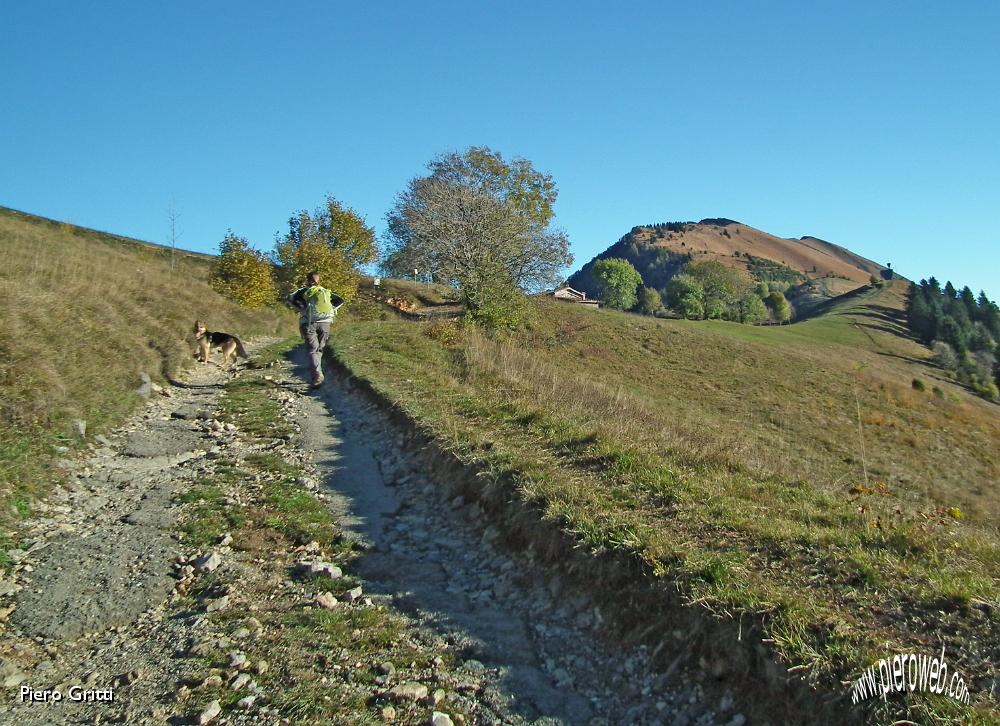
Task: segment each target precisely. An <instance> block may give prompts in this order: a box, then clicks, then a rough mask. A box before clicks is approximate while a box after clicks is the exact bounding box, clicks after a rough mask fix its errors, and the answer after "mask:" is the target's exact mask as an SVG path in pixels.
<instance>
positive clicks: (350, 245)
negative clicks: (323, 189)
mask: <svg viewBox="0 0 1000 726" xmlns="http://www.w3.org/2000/svg"><path fill="white" fill-rule="evenodd" d="M274 257H275V261H276V262H277V264H278V269H279V273H280V275H279V277H280V282H281V286H282V290H283V292H284V293H288V292H290V291H291V290H294V289H295V288H296V287H298V286H299V285H301V284H302V279H303V278H304V277H305V275H306V274H307V273H309V272H312V271H313V270H315V271H316V272H319V273H320V279H321V281H322V284H323V286H324V287H326V288H329V289H330V290H333V291H334V292H335V293H337V294H338V295H340V297H342V298H344V300H351V299H352V298H353V297H354V295H355V294H356V293H357V289H358V273H359V271H360V268H361V266H362V265H366V264H369V263H371V262H374V261H375V260H376V259H378V244H377V243H376V240H375V231H374V230H373V229H372V228H371V227H369V226H368V225H367V224H365V221H364V219H363V218H362V217H361V216H360V215H359V214H358V213H357V212H355V211H354V210H352V209H348V208H346V207H344V205H342V204H341V203H340V202H338V201H337V200H336V199H334V198H333V197H330V196H328V197H327V198H326V201H325V203H324V204H323V206H322V207H320V208H318V209H316V210H315V211H314V212H312V213H310V212H307V211H305V210H302V211H300V212H298V213H296V214H295V215H293V216H292V217H291V218H290V219H289V220H288V231H287V232H286V233H285V235H284V236H283V237H281V238H279V239H277V240H276V241H275V251H274Z"/></svg>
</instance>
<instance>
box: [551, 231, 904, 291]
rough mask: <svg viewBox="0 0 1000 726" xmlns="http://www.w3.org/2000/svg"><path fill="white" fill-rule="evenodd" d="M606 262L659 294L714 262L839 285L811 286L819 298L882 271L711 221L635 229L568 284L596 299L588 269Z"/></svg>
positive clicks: (836, 249) (850, 257) (808, 245)
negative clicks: (620, 264) (694, 268)
mask: <svg viewBox="0 0 1000 726" xmlns="http://www.w3.org/2000/svg"><path fill="white" fill-rule="evenodd" d="M609 257H621V258H624V259H627V260H629V261H630V262H631V263H632V264H633V265H634V266H635V267H636V269H637V270H639V273H640V274H641V275H642V278H643V284H645V285H646V286H648V287H654V288H656V289H658V290H661V291H662V290H663V288H665V287H666V285H667V283H668V282H669V280H670V278H671V277H673V276H674V275H675V274H677V271H678V270H679V269H680V268H681V267H683V266H684V265H685V264H687V263H688V262H689V261H691V260H699V261H700V260H717V261H719V262H721V263H722V264H724V265H726V266H727V267H734V268H738V269H743V270H747V271H748V272H750V273H751V274H753V275H754V277H756V278H757V279H760V280H782V281H785V282H788V283H789V284H791V285H793V286H797V285H803V284H805V283H808V282H809V281H812V280H818V279H820V278H828V279H830V280H840V281H841V282H839V283H833V284H822V285H815V286H811V287H812V292H814V293H817V294H821V295H822V294H823V293H824V292H825V291H826V290H828V289H830V291H831V293H832V294H841V293H843V292H845V291H847V290H850V289H853V288H856V287H859V286H860V285H863V284H866V283H867V282H868V280H869V278H870V276H871V275H872V274H876V275H880V274H881V273H882V271H883V270H885V269H886V268H885V267H883V266H882V265H880V264H878V263H876V262H872V261H871V260H868V259H866V258H864V257H862V256H860V255H857V254H855V253H854V252H851V251H850V250H848V249H846V248H844V247H841V246H839V245H835V244H832V243H830V242H826V241H824V240H821V239H817V238H816V237H802V238H800V239H785V238H782V237H776V236H774V235H772V234H768V233H767V232H763V231H761V230H759V229H755V228H753V227H750V226H747V225H745V224H740V223H739V222H735V221H733V220H731V219H724V218H712V219H703V220H701V221H700V222H669V223H663V224H652V225H643V226H639V227H633V228H632V230H631V231H630V232H629V233H628V234H626V235H625V236H624V237H622V238H621V239H620V240H618V241H617V242H616V243H615V244H613V245H612V246H611V247H609V248H608V249H607V250H605V251H604V252H602V253H601V254H599V255H597V257H595V258H594V259H593V260H591V261H590V262H588V263H587V264H586V265H584V266H583V267H582V268H581V269H580V270H579V271H577V272H575V273H574V274H573V275H572V276H570V278H569V280H568V282H569V284H570V285H572V286H573V287H575V288H577V289H579V290H583V291H585V292H587V293H588V294H590V295H596V294H597V288H596V286H595V285H594V281H593V278H592V277H591V274H590V271H591V268H592V266H593V264H594V262H595V261H597V260H599V259H607V258H609ZM834 291H835V292H834Z"/></svg>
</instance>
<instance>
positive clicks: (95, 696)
mask: <svg viewBox="0 0 1000 726" xmlns="http://www.w3.org/2000/svg"><path fill="white" fill-rule="evenodd" d="M114 700H115V689H114V688H85V687H83V686H69V687H68V688H64V689H58V688H38V689H36V688H32V687H31V686H26V685H22V686H21V703H61V702H62V701H70V702H73V703H96V702H106V703H107V702H111V701H114Z"/></svg>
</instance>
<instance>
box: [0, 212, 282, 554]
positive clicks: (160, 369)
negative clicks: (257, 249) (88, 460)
mask: <svg viewBox="0 0 1000 726" xmlns="http://www.w3.org/2000/svg"><path fill="white" fill-rule="evenodd" d="M0 255H2V259H3V265H2V266H0V525H2V524H3V520H4V517H5V516H6V515H7V512H8V510H9V507H8V506H7V503H8V502H10V501H16V502H25V503H27V502H30V498H31V497H32V496H33V495H36V494H39V493H42V492H43V491H44V486H42V485H44V482H45V481H46V480H49V479H51V477H52V476H53V475H52V472H51V461H52V457H53V454H54V453H55V452H56V451H57V448H56V447H61V446H70V447H72V446H80V445H83V441H82V440H81V437H79V436H78V435H77V434H76V433H75V427H74V426H73V425H72V421H73V419H77V418H78V419H81V420H84V421H86V422H87V428H86V431H87V437H88V438H89V437H91V436H92V435H93V434H94V433H98V432H100V431H101V430H102V429H104V428H106V427H108V426H111V425H113V424H115V423H117V422H118V421H119V420H120V419H121V417H122V416H123V415H125V414H126V413H128V412H129V411H131V410H132V409H133V408H134V406H135V405H136V404H137V403H138V402H139V400H140V399H139V397H138V396H137V395H136V393H135V389H136V388H137V387H138V386H139V383H140V375H141V374H142V373H147V374H148V375H149V376H151V377H152V378H153V379H154V380H157V379H159V380H163V376H164V375H166V374H169V373H171V372H173V371H175V370H176V369H177V368H179V367H183V366H186V365H189V364H190V363H192V362H193V357H192V350H193V339H192V336H191V332H190V331H191V327H192V326H193V324H194V321H195V319H196V318H200V319H202V320H205V321H206V322H207V323H208V325H209V326H210V328H212V329H215V330H227V331H231V332H233V333H237V334H238V335H240V336H243V337H249V336H251V335H254V334H260V333H269V334H274V333H276V332H278V331H289V332H291V331H293V330H294V320H293V316H292V315H291V314H290V313H287V312H285V311H283V310H260V311H251V310H246V309H244V308H240V307H238V306H237V305H235V304H233V303H231V302H229V301H228V300H225V299H223V298H222V297H221V296H219V295H218V294H217V293H216V292H215V291H214V290H212V289H211V288H210V287H209V285H208V282H207V279H208V272H209V264H210V262H211V260H212V257H211V256H210V255H204V254H199V253H195V252H188V251H186V250H176V251H171V249H170V248H167V247H163V246H161V245H154V244H150V243H147V242H142V241H140V240H135V239H131V238H128V237H121V236H118V235H114V234H108V233H105V232H98V231H96V230H93V229H87V228H86V227H77V226H76V225H72V224H67V223H64V222H57V221H55V220H51V219H46V218H44V217H38V216H35V215H32V214H26V213H24V212H18V211H16V210H13V209H7V208H5V207H0ZM18 506H19V509H18V511H21V510H22V509H23V508H24V507H27V506H28V504H24V507H21V505H18ZM0 545H2V541H0Z"/></svg>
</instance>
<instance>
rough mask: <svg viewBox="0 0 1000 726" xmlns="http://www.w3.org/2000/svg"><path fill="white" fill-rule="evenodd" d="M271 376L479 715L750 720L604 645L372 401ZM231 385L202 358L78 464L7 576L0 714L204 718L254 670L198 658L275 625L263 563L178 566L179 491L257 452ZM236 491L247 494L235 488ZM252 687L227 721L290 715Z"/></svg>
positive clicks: (376, 557) (282, 587)
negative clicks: (222, 408)
mask: <svg viewBox="0 0 1000 726" xmlns="http://www.w3.org/2000/svg"><path fill="white" fill-rule="evenodd" d="M272 375H273V382H274V384H275V386H277V387H278V389H279V391H280V398H279V400H280V401H281V402H282V406H283V410H284V415H285V416H286V417H287V418H288V420H290V421H293V422H295V423H296V424H297V426H298V428H299V429H300V434H299V436H297V437H296V438H295V439H294V440H292V441H289V442H288V443H287V445H285V444H282V446H281V447H279V449H278V451H279V453H280V454H281V455H282V456H284V457H285V458H286V459H287V460H289V461H293V460H294V461H301V462H305V463H306V464H307V465H308V466H311V467H314V469H313V470H314V471H315V474H316V475H317V477H318V478H319V479H321V480H322V482H323V486H322V487H321V488H320V491H319V492H318V493H317V494H316V496H318V497H319V498H320V499H322V500H323V501H325V502H327V503H328V504H329V506H330V508H331V509H332V510H333V511H334V512H335V513H336V515H337V516H338V518H339V519H340V523H341V526H342V527H343V528H344V529H345V530H346V531H347V532H348V533H349V534H350V536H351V537H354V538H356V539H357V541H358V543H359V547H360V548H361V549H362V550H363V554H362V555H361V556H360V557H359V558H357V559H356V560H355V561H354V562H353V563H352V565H351V567H352V569H353V570H355V571H356V573H352V574H357V575H359V576H360V577H361V578H362V579H363V581H364V582H363V585H364V591H365V593H366V594H367V595H369V596H370V597H371V598H374V599H375V600H376V601H377V602H378V603H385V605H386V606H387V607H389V608H392V609H395V610H398V611H401V612H403V613H405V614H406V615H407V616H408V618H409V622H410V624H411V625H410V627H411V629H412V630H413V633H412V634H411V637H410V640H412V641H413V642H416V643H422V644H424V645H422V646H420V647H425V648H431V649H446V650H447V651H448V653H449V654H450V655H451V656H453V660H454V662H455V663H456V664H457V665H456V668H455V671H454V672H453V673H450V674H448V675H447V677H445V676H442V677H441V678H442V683H446V685H448V687H449V689H451V690H450V691H449V699H450V702H452V703H453V704H454V705H455V707H456V709H457V710H459V711H461V712H463V713H466V714H468V715H469V716H468V718H469V721H470V722H471V723H483V724H529V723H534V724H540V725H541V724H593V725H595V726H596V725H597V724H628V723H636V724H681V725H682V726H683V725H685V724H695V723H697V724H714V723H722V724H727V723H728V724H732V726H740V725H741V724H743V723H744V722H745V719H744V718H743V716H742V715H740V714H738V713H736V711H737V710H738V709H736V708H735V704H734V703H733V701H732V698H730V697H728V696H724V697H723V699H722V701H721V702H719V703H712V704H708V703H706V698H707V697H706V695H705V694H704V693H703V692H702V689H701V687H700V685H698V683H696V682H691V681H688V680H687V679H686V677H683V676H681V675H680V674H675V675H674V676H672V677H671V676H667V675H663V674H657V673H655V672H653V671H652V670H651V669H650V658H649V656H648V653H647V652H646V650H645V649H644V648H641V647H640V648H634V649H629V650H625V649H620V648H616V647H614V646H613V645H612V644H610V643H608V642H606V641H604V640H602V637H601V634H600V626H601V622H602V620H603V616H604V614H603V613H601V612H600V611H599V610H598V609H596V608H595V607H594V606H593V605H592V603H591V602H590V601H589V600H588V599H587V598H586V597H585V596H584V595H582V594H580V593H575V592H568V591H564V588H563V585H562V583H561V582H560V581H559V579H558V578H554V577H552V576H551V575H550V574H548V573H546V571H545V570H543V569H541V568H539V567H536V566H535V565H534V564H533V562H532V561H531V559H530V557H527V556H525V555H523V554H517V553H510V552H505V551H503V550H502V549H501V548H499V547H498V546H497V542H498V540H499V539H500V538H499V533H498V532H497V530H496V529H494V528H493V527H492V526H484V523H483V519H482V512H481V511H480V510H479V508H478V505H477V504H476V503H474V502H471V503H470V502H465V501H464V500H462V499H461V498H458V499H449V498H447V494H446V493H445V492H447V487H443V486H441V485H440V484H441V483H440V482H435V481H434V479H433V476H430V475H428V474H427V473H426V472H425V471H424V469H423V467H422V465H421V463H420V462H421V459H420V456H419V452H410V451H407V450H406V448H405V446H404V444H405V441H406V437H405V436H404V435H403V433H404V432H400V431H397V430H396V429H395V428H394V427H393V425H392V424H391V423H390V422H389V420H388V417H387V416H386V415H385V414H384V413H383V412H381V411H380V410H378V409H377V408H376V407H375V406H374V405H373V404H371V403H370V402H369V401H367V400H366V398H365V397H364V396H363V395H362V394H360V393H358V392H356V391H354V390H352V389H351V388H350V386H348V385H346V384H344V383H342V382H340V381H337V380H336V379H335V377H334V376H329V377H328V383H327V384H326V386H325V387H324V388H323V389H321V390H320V391H319V392H316V393H313V392H309V391H308V390H307V389H306V388H305V387H304V386H303V385H302V383H301V381H302V380H304V374H303V370H302V360H301V357H296V358H295V364H294V365H292V364H289V363H285V364H282V365H280V366H279V367H277V368H274V369H273V374H272ZM227 378H228V377H227V375H226V374H225V373H223V372H221V371H219V369H218V368H216V367H215V366H208V367H204V366H199V367H197V368H196V369H195V370H193V371H192V372H191V374H190V375H189V377H188V386H189V387H183V388H180V387H179V388H172V389H170V390H169V391H167V392H166V393H167V394H169V395H154V397H153V399H152V400H151V401H150V402H149V403H148V405H147V406H146V408H145V409H144V410H143V411H141V412H140V413H138V414H137V415H136V416H135V417H133V418H132V419H131V420H130V421H129V422H128V423H127V424H126V425H125V426H123V427H122V429H120V430H119V431H116V432H115V433H114V434H112V435H109V437H108V438H107V439H106V440H104V441H102V442H100V444H101V445H100V447H99V448H96V449H95V450H94V451H93V452H92V453H91V455H90V456H89V458H88V459H87V460H86V462H81V463H78V464H77V466H76V468H75V469H74V470H73V471H72V475H71V477H70V479H69V481H68V483H67V484H66V485H65V486H64V487H62V488H60V489H58V490H57V491H56V492H55V493H54V494H53V496H52V497H50V499H49V500H48V503H47V504H46V505H44V506H43V507H42V508H40V513H41V516H40V517H39V518H38V519H36V520H35V521H33V522H32V523H30V525H29V527H28V530H27V537H26V538H25V539H24V541H27V542H29V546H28V547H27V548H26V550H25V551H23V552H14V553H12V554H13V557H14V559H16V560H17V565H16V566H15V571H14V572H12V573H9V575H7V576H5V577H6V579H4V580H0V612H3V608H5V607H10V605H13V606H14V609H13V611H12V612H10V613H9V620H8V622H7V623H5V624H3V626H2V627H3V630H2V631H0V679H3V683H4V686H5V688H4V699H5V700H4V701H3V702H0V722H2V723H13V722H16V723H19V724H23V725H24V726H30V725H31V724H60V723H80V722H90V723H99V722H102V721H106V720H111V721H115V722H123V723H189V722H193V723H197V722H198V720H197V719H198V714H199V713H202V711H203V706H204V705H205V704H204V700H205V699H201V700H199V696H198V694H199V693H200V692H201V691H200V690H199V689H203V688H204V687H205V683H208V682H209V681H210V680H211V678H213V677H219V678H220V679H221V680H222V681H223V682H225V680H226V679H233V680H237V679H239V672H240V668H241V667H242V666H235V669H234V670H230V671H223V670H219V669H216V670H213V671H211V672H212V673H220V674H222V675H221V676H210V677H209V678H206V679H205V681H204V682H203V683H202V685H200V686H198V685H197V683H198V679H200V678H202V675H203V674H201V672H200V671H199V670H198V668H199V667H202V665H201V663H200V661H199V660H198V658H197V656H198V655H199V654H203V653H205V652H206V648H207V646H206V644H211V645H212V647H217V648H219V649H222V650H226V649H227V648H233V647H237V646H240V643H241V642H244V643H245V642H249V641H250V640H252V639H253V638H255V637H258V636H260V635H261V633H262V632H263V631H264V630H265V628H263V627H262V626H261V625H260V623H259V622H257V620H256V618H254V617H252V616H253V615H254V614H255V612H256V611H257V608H258V607H262V603H261V602H256V601H253V600H252V597H251V596H250V595H249V594H248V593H250V592H251V591H253V590H254V586H253V580H254V578H255V577H259V578H263V575H262V574H260V573H261V572H262V571H263V569H264V566H263V564H261V563H262V561H261V560H260V559H257V560H254V559H253V558H252V557H251V556H249V555H247V554H246V553H244V552H241V551H237V550H231V548H230V547H229V546H228V544H227V543H223V544H221V545H220V546H219V547H217V548H215V550H214V551H216V552H217V553H218V554H219V555H220V556H221V561H222V563H223V565H222V566H221V567H220V568H219V570H218V571H217V572H216V573H215V574H217V575H220V576H219V579H218V582H217V583H216V585H214V586H213V587H214V588H215V589H214V590H212V591H211V592H207V594H203V595H200V596H199V597H200V599H199V600H198V601H197V602H196V603H194V604H192V603H191V602H190V600H185V599H184V598H183V597H182V596H183V595H184V592H185V588H186V586H184V585H183V583H184V582H185V581H184V580H181V581H180V582H181V584H182V586H181V587H180V588H179V589H178V582H179V580H178V578H179V577H188V578H190V577H192V576H193V575H190V574H186V575H181V574H179V573H178V567H179V565H178V564H177V563H178V562H181V563H187V562H193V561H194V559H193V558H194V557H195V556H196V555H198V554H201V552H200V551H199V552H193V551H191V549H190V548H189V547H186V546H185V545H184V543H183V542H182V541H181V540H180V538H179V537H178V536H177V527H178V522H177V520H178V511H179V509H178V507H179V505H178V504H177V499H176V495H177V494H178V493H181V492H184V491H187V490H188V489H190V487H191V486H192V485H194V484H196V483H197V482H198V481H200V480H201V479H202V478H203V477H205V476H206V475H207V474H209V473H211V472H213V471H214V466H215V463H214V462H216V461H217V460H218V459H219V457H225V456H245V455H247V453H248V452H250V451H252V448H253V447H252V446H249V445H247V444H246V443H245V442H244V441H243V440H242V438H241V435H240V432H239V431H237V430H233V429H234V427H231V426H228V427H227V426H225V425H222V424H220V423H219V422H218V421H217V420H216V419H215V408H216V406H217V404H218V399H219V395H220V393H221V391H222V384H224V382H225V381H226V380H227ZM243 486H245V485H243ZM248 496H249V495H248ZM227 502H231V503H232V505H233V506H234V507H243V506H246V504H247V502H246V501H243V499H242V495H241V493H240V492H239V491H235V492H233V493H231V494H230V496H228V497H227ZM293 556H298V555H295V554H294V553H288V552H285V553H275V555H274V557H275V558H281V557H285V558H286V559H287V558H290V557H293ZM186 569H187V570H188V571H190V570H192V569H194V568H192V567H190V566H188V567H187V568H186ZM220 573H221V574H220ZM257 586H258V587H259V588H260V589H265V587H266V590H267V591H268V592H271V591H280V593H279V594H280V597H278V598H277V599H278V600H280V599H281V598H285V599H286V600H288V602H290V603H299V604H297V605H295V607H301V603H302V602H304V601H306V599H307V598H309V597H311V595H309V593H308V592H307V591H306V590H305V589H304V588H303V586H301V585H300V584H297V583H293V582H290V581H286V582H284V583H277V584H276V583H275V582H274V581H273V578H272V580H269V581H268V582H267V583H257ZM223 593H228V594H226V595H222V594H223ZM268 597H269V598H275V597H276V596H275V595H273V594H271V595H268ZM230 599H231V601H232V602H231V604H229V605H228V607H229V610H227V620H226V621H225V623H223V624H220V623H218V622H216V621H215V620H213V618H212V617H209V616H208V615H209V613H211V612H212V609H213V603H216V604H218V603H220V602H221V601H222V600H226V601H227V602H228V601H229V600H230ZM369 602H370V601H369ZM223 604H225V603H223ZM290 607H291V606H290ZM262 619H263V617H262ZM244 624H251V625H250V627H249V628H247V627H238V626H242V625H244ZM220 628H229V630H220ZM255 629H256V632H255V633H254V630H255ZM241 639H242V640H241ZM264 640H266V638H263V639H261V641H260V642H264ZM258 647H260V646H259V645H258ZM202 660H204V659H202ZM348 660H353V658H349V659H348ZM359 665H360V664H359ZM325 680H326V679H325V678H324V681H325ZM239 682H240V684H241V685H240V687H241V688H246V689H247V691H246V693H247V694H249V695H248V697H247V698H244V699H243V700H242V701H241V702H240V704H241V707H242V710H241V711H238V712H237V711H235V710H230V709H229V708H227V709H226V710H225V711H224V712H223V713H222V714H221V715H218V716H215V717H213V719H212V722H219V723H225V722H228V723H265V722H266V723H277V722H280V720H281V718H282V717H283V716H285V715H287V714H284V713H282V712H281V711H280V709H277V708H276V707H270V708H269V707H268V705H267V704H269V703H271V702H272V701H273V700H274V699H275V698H276V696H277V695H278V694H275V693H268V692H267V689H266V688H263V687H260V686H258V685H257V684H256V682H255V681H249V679H246V680H240V681H239ZM21 685H30V686H31V687H32V688H33V689H43V688H52V687H56V689H57V690H60V691H61V692H63V693H64V694H65V693H67V692H68V689H69V687H70V686H73V685H79V686H83V687H84V688H89V689H109V688H113V689H114V691H115V701H114V702H113V703H70V702H69V701H68V700H67V699H64V700H63V701H62V702H60V703H24V702H21V701H20V700H19V698H18V694H19V688H20V686H21ZM383 685H385V686H387V685H390V684H389V683H388V682H386V681H385V680H384V679H383V682H382V683H381V684H373V685H371V686H370V688H371V689H372V691H371V693H372V695H371V698H373V699H377V698H380V693H381V691H380V690H379V688H380V687H381V686H383ZM233 687H234V688H236V686H235V684H234V685H233ZM331 687H332V686H331ZM365 687H366V688H368V687H369V686H365ZM206 692H207V691H206ZM241 695H243V694H241ZM205 698H208V696H206V697H205ZM435 703H436V701H435ZM383 717H384V718H387V717H386V714H385V712H383ZM286 722H287V721H286ZM400 722H402V721H400ZM441 723H447V722H445V721H441ZM459 723H461V720H459Z"/></svg>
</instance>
